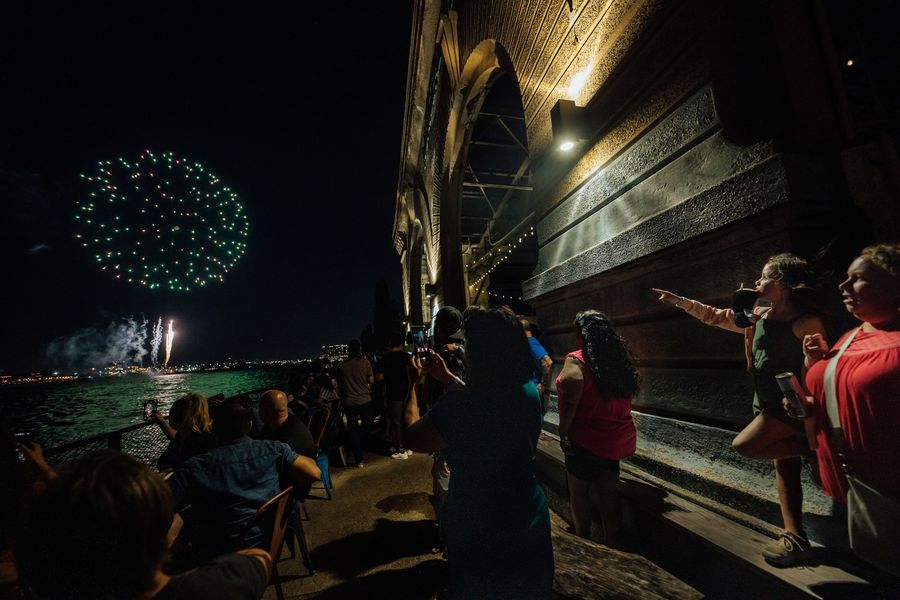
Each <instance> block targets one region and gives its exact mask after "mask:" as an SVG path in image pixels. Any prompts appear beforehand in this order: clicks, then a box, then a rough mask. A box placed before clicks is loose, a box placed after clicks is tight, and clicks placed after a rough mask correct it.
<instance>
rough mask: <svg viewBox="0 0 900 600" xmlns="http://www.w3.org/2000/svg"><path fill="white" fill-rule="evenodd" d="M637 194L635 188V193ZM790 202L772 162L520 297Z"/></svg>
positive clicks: (573, 263) (530, 286)
mask: <svg viewBox="0 0 900 600" xmlns="http://www.w3.org/2000/svg"><path fill="white" fill-rule="evenodd" d="M645 183H647V182H645ZM639 189H640V188H635V191H638V190H639ZM787 200H788V192H787V181H786V173H785V169H784V165H783V162H782V159H781V157H780V156H774V157H772V158H769V159H767V160H765V161H763V162H761V163H759V164H757V165H756V166H754V167H752V168H750V169H748V170H746V171H744V172H742V173H741V174H740V175H737V176H735V177H733V178H731V179H728V180H726V181H724V182H722V183H721V184H719V185H717V186H715V187H713V188H710V189H708V190H706V191H704V192H702V193H699V194H697V195H696V196H694V197H692V198H690V199H688V200H685V201H684V202H681V203H680V204H678V205H676V206H674V207H672V208H670V209H668V210H666V211H664V212H662V213H661V214H658V215H656V216H653V217H651V218H648V219H647V220H645V221H642V222H641V223H639V224H638V225H636V226H634V227H632V228H631V229H628V230H627V231H623V232H622V233H621V234H619V235H616V236H614V237H612V238H611V239H608V240H605V241H603V242H601V243H599V244H597V245H595V246H593V247H591V248H590V249H588V250H585V251H583V252H581V253H580V254H577V255H575V256H573V257H572V258H569V259H568V260H565V261H564V262H562V263H560V264H558V265H556V266H554V267H552V268H549V269H547V270H545V271H543V272H541V273H538V274H536V275H535V276H534V277H532V278H531V279H528V280H527V281H525V282H524V283H523V284H522V296H523V298H525V299H526V300H531V299H533V298H535V297H537V296H541V295H543V294H546V293H548V292H551V291H553V290H556V289H559V288H561V287H563V286H566V285H569V284H572V283H575V282H576V281H581V280H582V279H587V278H588V277H591V276H593V275H597V274H599V273H603V272H605V271H609V270H611V269H614V268H616V267H618V266H621V265H624V264H626V263H629V262H632V261H634V260H637V259H639V258H642V257H645V256H648V255H650V254H652V253H654V252H658V251H660V250H663V249H665V248H668V247H671V246H674V245H676V244H678V243H680V242H682V241H684V240H688V239H692V238H696V237H699V236H701V235H703V234H705V233H708V232H711V231H715V230H717V229H719V228H722V227H724V226H725V225H728V224H729V223H734V222H736V221H739V220H742V219H745V218H748V217H751V216H753V215H756V214H759V213H761V212H763V211H765V210H768V209H770V208H773V207H775V206H778V205H779V204H783V203H785V202H787ZM540 260H543V259H540Z"/></svg>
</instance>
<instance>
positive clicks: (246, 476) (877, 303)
mask: <svg viewBox="0 0 900 600" xmlns="http://www.w3.org/2000/svg"><path fill="white" fill-rule="evenodd" d="M819 282H820V278H817V277H816V276H815V275H814V270H813V269H812V267H811V266H810V265H809V264H808V263H807V262H806V261H804V260H803V259H801V258H799V257H797V256H794V255H791V254H779V255H776V256H773V257H771V258H770V259H768V260H767V261H766V263H765V265H764V266H763V268H762V272H761V274H760V278H759V280H757V281H756V283H755V285H754V287H753V288H752V289H750V290H742V292H743V294H742V295H740V297H741V298H743V299H742V300H741V302H742V303H743V305H742V306H738V305H737V304H736V305H735V307H733V308H714V307H712V306H708V305H706V304H703V303H701V302H699V301H697V300H693V299H690V298H687V297H685V296H682V295H679V294H676V293H673V292H670V291H667V290H662V289H654V290H653V291H654V293H655V294H657V296H658V299H659V300H660V301H661V302H663V303H665V304H668V305H671V306H673V307H676V308H679V309H681V310H683V311H685V312H686V313H688V314H689V315H690V316H692V317H694V318H696V319H698V320H700V321H701V322H703V323H705V324H707V325H712V326H717V327H720V328H724V329H726V330H729V331H734V332H736V333H740V334H742V335H743V337H744V344H745V350H746V358H747V367H748V370H749V371H750V373H751V374H752V376H753V381H754V397H753V412H754V415H755V416H754V418H753V420H752V421H751V422H750V423H749V424H748V425H747V426H746V427H745V428H744V429H743V430H742V431H741V432H740V433H739V434H738V435H737V436H736V437H735V439H734V441H733V447H734V450H735V451H737V452H739V453H740V454H742V455H744V456H746V457H749V458H752V459H760V460H763V459H765V460H774V466H775V476H776V488H777V492H778V498H779V500H780V504H781V512H782V516H783V521H784V533H783V535H782V536H781V538H780V539H779V540H777V542H776V543H774V544H772V545H771V546H769V547H767V548H764V549H763V554H764V556H765V557H766V559H768V560H769V561H771V562H773V563H775V564H779V565H792V564H798V563H801V562H803V559H804V557H805V556H806V554H805V553H807V552H808V550H809V547H810V542H809V539H808V537H807V535H806V532H805V530H804V527H803V519H802V515H803V511H802V489H803V488H802V486H801V483H800V471H801V457H804V456H812V455H813V454H814V455H815V456H817V459H818V464H819V469H820V472H821V481H822V486H823V489H824V491H825V492H826V493H827V494H829V495H831V496H832V497H834V499H835V500H836V501H837V502H838V503H845V502H846V501H847V496H848V490H849V486H848V478H847V476H846V472H847V469H848V468H849V469H851V472H852V473H853V476H854V477H855V478H857V479H859V480H861V481H864V482H865V483H866V484H867V485H869V486H871V487H872V488H874V489H876V490H878V492H879V493H880V494H882V495H883V496H884V497H886V498H889V499H893V500H894V501H897V500H898V499H900V466H898V465H900V463H898V461H897V460H896V457H897V456H898V453H900V441H898V439H900V438H898V437H897V436H896V435H895V434H894V429H895V428H896V427H897V424H898V423H900V403H898V402H897V392H898V391H900V244H881V245H876V246H871V247H868V248H866V249H864V250H863V251H862V252H861V253H860V255H859V256H858V257H857V258H856V259H855V260H854V261H853V262H852V264H851V265H850V267H849V269H848V271H847V278H846V280H845V281H843V283H841V284H840V292H841V295H842V299H843V303H844V305H845V307H846V309H847V311H849V313H850V314H851V315H853V317H855V318H856V319H858V320H859V321H860V322H861V325H860V326H858V327H855V328H853V329H852V330H851V331H849V332H847V333H844V334H843V335H842V336H840V337H838V338H837V339H836V340H835V341H834V343H833V344H829V341H828V340H829V335H828V332H829V330H828V328H827V327H826V325H827V323H826V321H827V316H828V315H827V311H826V310H824V308H823V306H824V304H823V303H822V302H821V298H820V295H819V293H820V292H827V290H821V289H819V288H820V283H819ZM748 292H749V294H750V298H751V301H749V302H748V301H747V297H748ZM738 297H739V295H738V294H736V296H735V298H736V299H737V298H738ZM573 328H574V340H575V342H576V343H575V346H574V347H573V348H570V349H568V350H569V351H568V352H567V353H566V354H565V358H564V360H563V361H562V365H561V369H560V371H559V374H558V377H557V378H556V382H555V384H556V385H555V387H556V392H557V398H558V411H559V444H560V447H561V449H562V451H563V454H564V457H565V468H566V471H567V476H568V488H569V494H570V504H571V516H572V520H573V528H574V532H575V533H576V534H577V535H579V536H582V537H591V536H592V518H591V517H592V511H591V495H590V492H591V490H592V489H594V490H595V491H596V497H597V499H598V501H599V517H600V520H599V523H597V525H598V526H599V527H598V530H599V534H597V535H596V536H594V537H598V536H599V539H600V540H601V541H603V542H604V543H606V544H608V545H610V546H616V545H617V544H618V538H619V529H620V523H619V519H620V517H619V504H618V491H617V484H618V479H619V467H620V461H621V460H623V459H627V458H628V457H629V456H631V455H632V454H634V452H635V450H636V441H637V431H636V428H635V424H634V421H633V420H632V416H631V409H632V404H631V403H632V399H633V398H634V396H635V395H636V394H637V392H638V389H639V386H640V377H639V375H638V370H637V368H636V360H635V359H634V357H633V356H632V354H631V353H630V351H629V349H628V345H627V343H626V342H625V340H623V339H622V337H621V336H620V335H619V334H618V333H617V331H616V330H615V328H614V327H613V324H612V323H611V321H610V319H609V318H607V317H606V315H604V314H603V313H602V312H600V311H597V310H584V311H582V312H579V313H578V314H577V315H575V316H574V323H573ZM535 331H537V328H536V325H535V324H533V323H530V322H528V321H526V320H524V319H523V318H521V317H520V316H517V315H515V314H514V312H513V311H512V310H510V309H508V308H507V307H503V308H501V309H485V308H479V307H469V308H467V309H465V311H464V312H461V311H460V310H458V309H456V308H454V307H450V306H445V307H443V308H441V310H440V311H438V312H437V314H436V316H435V319H434V322H433V326H432V336H431V338H430V340H428V341H427V342H426V343H423V342H421V341H414V340H413V339H412V338H407V339H406V340H404V338H403V336H402V335H400V334H396V335H394V336H392V337H391V339H390V340H389V349H388V351H387V352H386V353H385V354H384V355H383V356H382V357H381V358H380V359H379V360H378V361H376V362H375V364H374V365H373V362H372V361H370V360H368V359H367V358H366V357H365V356H364V355H363V354H362V351H361V350H362V348H361V346H360V344H359V342H358V341H355V340H354V341H353V342H352V343H351V344H350V346H349V357H348V358H347V359H346V360H345V361H343V362H341V363H340V364H338V365H336V366H335V367H334V369H333V370H332V369H331V368H330V367H329V368H328V369H327V370H325V371H323V372H321V373H318V374H315V373H313V374H304V375H302V376H299V377H296V378H294V379H292V381H291V382H290V383H289V384H288V385H287V386H286V388H285V389H284V390H278V389H273V390H269V391H267V392H265V393H264V394H262V395H261V396H260V398H259V402H258V405H257V406H255V407H254V406H253V403H252V401H251V399H250V398H249V397H247V396H235V397H231V398H222V397H214V398H211V399H207V398H205V397H203V396H202V395H199V394H188V395H186V396H184V397H182V398H180V399H179V400H177V401H176V402H175V403H174V404H173V405H172V407H171V409H170V411H169V414H168V416H167V417H166V418H163V417H162V416H159V415H157V420H158V422H159V425H160V427H161V428H162V430H163V431H164V433H165V435H166V437H167V438H168V439H169V440H170V442H169V446H168V447H167V448H166V450H165V452H163V454H162V456H161V457H160V459H159V461H158V464H157V467H158V470H155V469H152V468H150V467H149V466H147V465H143V464H141V463H139V462H137V461H136V460H134V459H132V458H129V457H127V456H125V455H123V454H121V453H119V452H115V451H111V450H107V451H100V452H96V453H92V454H90V455H88V456H86V457H84V458H82V459H80V460H78V461H76V462H75V463H73V464H71V465H68V467H67V468H65V469H63V470H61V471H60V472H59V473H57V472H56V471H55V470H54V469H52V468H51V467H50V466H49V465H48V464H47V462H46V460H44V458H43V453H42V450H41V448H40V446H39V445H37V444H34V443H21V444H18V446H17V447H14V446H13V445H12V444H9V448H8V450H9V452H6V453H4V455H3V457H2V458H3V465H4V482H7V481H8V482H9V485H5V486H4V487H5V490H4V494H3V498H2V500H3V506H2V511H0V514H2V517H3V523H2V531H0V534H2V537H0V543H2V544H3V548H4V549H5V554H4V557H5V558H4V560H3V561H0V564H2V565H3V569H4V570H3V572H2V574H3V581H5V582H10V581H14V582H16V584H15V585H20V586H24V589H27V590H29V592H30V593H33V594H34V596H35V597H37V598H43V597H46V598H55V597H66V598H69V597H72V598H75V597H79V598H107V597H115V598H176V597H178V598H182V597H187V596H188V595H190V596H193V597H196V598H219V597H230V598H259V597H260V596H261V595H262V593H263V591H264V589H265V587H266V584H267V582H268V580H269V574H270V569H271V564H272V562H271V561H272V558H273V557H271V556H269V554H268V553H267V552H266V551H265V549H266V548H267V547H268V546H267V539H266V536H267V530H266V528H265V527H263V526H261V524H260V523H258V522H256V521H255V520H254V519H253V517H254V514H255V512H256V510H257V509H258V508H259V507H260V506H262V505H263V504H264V503H265V502H266V501H268V500H269V499H271V498H272V497H274V496H276V495H277V494H278V493H279V492H280V491H281V490H285V489H287V488H288V487H291V489H292V490H293V491H292V494H293V497H292V499H293V501H294V507H295V508H294V509H296V506H297V503H299V502H300V501H302V499H303V498H304V497H305V495H306V494H307V493H308V491H309V487H310V485H311V483H312V482H313V481H316V480H318V479H320V478H321V477H322V472H321V470H320V468H319V466H318V465H319V463H317V458H318V457H319V456H320V448H319V447H318V444H317V440H316V439H315V437H314V436H313V434H312V432H311V431H310V429H309V424H310V423H312V422H314V421H315V415H316V414H317V413H318V414H319V415H322V414H327V415H331V418H330V419H328V420H327V421H328V422H330V423H333V424H335V427H337V428H338V429H339V430H341V431H340V432H339V434H338V435H340V436H342V438H343V439H344V440H345V443H346V445H347V446H348V447H349V449H350V453H351V456H350V458H351V459H352V462H351V464H352V465H355V466H356V467H363V466H364V465H365V458H366V451H367V442H370V441H371V434H372V432H373V421H374V420H375V418H374V417H375V414H376V412H377V413H380V415H381V416H382V417H383V418H382V419H381V423H382V424H381V435H382V436H383V440H385V444H386V445H387V450H386V454H388V455H389V456H391V457H392V458H393V459H403V458H406V457H407V456H409V454H410V452H411V451H416V452H422V453H429V454H430V455H431V456H432V459H433V460H432V461H431V465H432V466H431V475H432V479H433V490H434V494H433V500H434V502H435V509H436V515H437V518H438V521H439V524H440V531H441V535H442V538H443V543H444V547H445V556H446V557H447V559H448V566H449V572H450V576H451V577H450V586H451V587H450V595H451V596H452V597H454V598H466V599H477V598H517V599H523V598H551V597H553V592H552V583H553V573H554V559H553V551H552V547H551V541H550V517H549V509H548V505H547V500H546V498H545V497H544V493H543V490H542V488H541V486H540V485H539V483H538V479H537V476H536V472H535V462H534V457H535V453H536V448H537V445H538V440H539V437H540V435H541V430H542V426H543V417H544V414H545V413H546V405H545V402H544V401H543V400H542V396H543V397H546V396H547V395H548V394H547V392H548V389H547V388H548V387H549V385H550V374H551V366H552V360H551V359H550V352H548V351H547V349H546V347H545V346H544V345H542V344H541V343H540V342H539V341H538V340H537V337H536V335H535ZM410 345H411V346H412V347H411V350H410V351H407V350H406V348H407V347H410ZM784 372H791V373H794V374H795V375H796V377H797V378H798V380H799V382H800V384H801V385H803V386H804V391H805V393H804V399H803V402H804V403H805V408H806V410H803V411H800V412H799V413H798V412H797V410H796V407H793V406H791V405H790V403H789V402H787V401H786V400H785V398H784V394H783V393H782V391H781V388H780V387H779V386H778V385H777V383H776V381H775V376H776V375H779V374H781V373H784ZM376 387H377V388H379V389H380V390H381V394H382V402H381V406H379V407H378V410H377V411H376V406H375V403H374V401H373V398H374V397H375V396H373V389H375V388H376ZM320 420H321V419H320ZM836 427H839V428H840V429H839V431H840V432H841V434H842V435H840V436H835V435H834V430H835V428H836ZM368 447H369V448H371V446H370V445H369V446H368ZM16 449H17V450H18V451H19V452H21V453H22V456H23V457H24V459H25V460H24V463H22V462H19V461H18V460H17V459H16V457H15V450H16ZM7 474H8V475H7ZM26 506H27V510H25V507H26ZM897 542H898V540H896V539H893V540H885V543H886V544H891V543H893V544H895V545H896V544H897ZM10 570H11V571H10ZM888 570H890V569H889V568H888ZM10 572H12V573H13V575H14V576H11V575H10ZM226 589H227V594H226V593H225V592H224V590H226Z"/></svg>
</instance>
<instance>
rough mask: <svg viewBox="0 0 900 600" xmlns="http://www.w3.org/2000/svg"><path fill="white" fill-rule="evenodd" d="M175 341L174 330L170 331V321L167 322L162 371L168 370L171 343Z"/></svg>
mask: <svg viewBox="0 0 900 600" xmlns="http://www.w3.org/2000/svg"><path fill="white" fill-rule="evenodd" d="M173 341H175V330H173V329H172V320H171V319H170V320H169V330H168V331H167V332H166V362H164V363H163V369H165V368H168V366H169V358H170V357H171V356H172V342H173Z"/></svg>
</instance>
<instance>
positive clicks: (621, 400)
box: [556, 310, 638, 546]
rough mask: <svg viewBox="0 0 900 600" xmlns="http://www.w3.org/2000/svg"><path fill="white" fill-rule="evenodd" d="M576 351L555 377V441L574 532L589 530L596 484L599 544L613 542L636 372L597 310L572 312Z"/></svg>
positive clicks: (631, 432)
mask: <svg viewBox="0 0 900 600" xmlns="http://www.w3.org/2000/svg"><path fill="white" fill-rule="evenodd" d="M575 337H576V339H577V340H578V345H579V346H580V347H581V348H580V349H579V350H576V351H574V352H570V353H569V354H568V355H566V362H565V364H564V365H563V368H562V371H561V372H560V374H559V376H558V377H557V378H556V391H557V396H558V399H559V443H560V446H561V447H562V450H563V452H564V453H565V459H566V473H567V475H568V483H569V502H570V505H571V508H572V520H573V521H574V523H575V533H576V534H577V535H579V536H580V537H584V538H586V537H589V536H590V533H591V514H590V496H589V493H590V489H591V486H596V487H597V491H598V497H599V500H600V518H601V520H602V526H603V538H602V542H603V543H604V544H606V545H607V546H615V545H616V543H617V541H618V533H619V494H618V483H619V461H620V460H621V459H623V458H627V457H629V456H631V455H632V454H634V450H635V445H636V441H637V431H636V430H635V427H634V421H633V420H632V419H631V399H632V397H633V396H634V394H635V393H636V392H637V389H638V374H637V370H636V369H635V368H634V364H633V362H632V360H631V355H630V353H629V352H628V348H627V346H626V345H625V342H624V341H623V340H622V338H620V337H619V335H618V334H617V333H616V331H615V329H613V327H612V325H611V324H610V322H609V319H608V318H607V317H606V315H604V314H603V313H601V312H599V311H596V310H586V311H583V312H580V313H578V314H577V315H576V316H575Z"/></svg>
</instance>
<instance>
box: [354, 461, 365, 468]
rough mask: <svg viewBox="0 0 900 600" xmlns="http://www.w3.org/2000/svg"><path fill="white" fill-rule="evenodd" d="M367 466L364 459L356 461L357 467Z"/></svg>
mask: <svg viewBox="0 0 900 600" xmlns="http://www.w3.org/2000/svg"><path fill="white" fill-rule="evenodd" d="M365 466H366V463H364V462H363V461H359V462H358V463H356V468H357V469H362V468H363V467H365Z"/></svg>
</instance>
